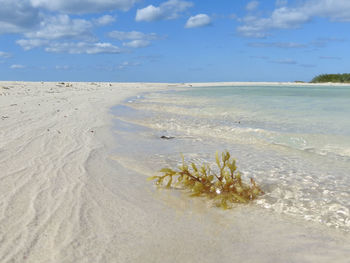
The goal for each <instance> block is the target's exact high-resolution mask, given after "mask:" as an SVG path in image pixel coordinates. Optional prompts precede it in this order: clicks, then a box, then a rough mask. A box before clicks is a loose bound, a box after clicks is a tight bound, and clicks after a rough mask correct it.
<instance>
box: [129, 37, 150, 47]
mask: <svg viewBox="0 0 350 263" xmlns="http://www.w3.org/2000/svg"><path fill="white" fill-rule="evenodd" d="M150 44H151V42H150V41H149V40H144V39H136V40H132V41H130V42H124V43H123V46H125V47H132V48H141V47H148V46H149V45H150Z"/></svg>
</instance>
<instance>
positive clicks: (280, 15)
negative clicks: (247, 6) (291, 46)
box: [237, 0, 350, 37]
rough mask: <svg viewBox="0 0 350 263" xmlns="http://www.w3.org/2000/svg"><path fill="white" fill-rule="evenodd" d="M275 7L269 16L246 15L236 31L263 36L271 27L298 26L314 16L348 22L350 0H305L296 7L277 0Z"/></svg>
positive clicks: (286, 27)
mask: <svg viewBox="0 0 350 263" xmlns="http://www.w3.org/2000/svg"><path fill="white" fill-rule="evenodd" d="M276 4H278V5H277V8H276V9H275V10H273V11H272V13H271V15H270V16H269V17H259V16H252V15H249V16H246V17H244V18H243V19H241V22H242V23H243V25H241V26H239V27H238V28H237V31H238V32H239V33H240V34H242V35H243V36H246V37H265V36H267V35H268V34H269V33H268V32H269V31H270V30H273V29H293V28H298V27H300V26H301V25H303V24H304V23H306V22H308V21H310V20H312V19H313V18H314V17H323V18H328V19H330V20H331V21H342V22H350V1H348V0H307V1H305V2H303V4H301V5H299V6H296V7H288V6H285V5H286V4H287V2H285V1H277V2H276Z"/></svg>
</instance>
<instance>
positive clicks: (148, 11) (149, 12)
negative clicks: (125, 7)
mask: <svg viewBox="0 0 350 263" xmlns="http://www.w3.org/2000/svg"><path fill="white" fill-rule="evenodd" d="M192 6H193V3H191V2H187V1H181V0H169V1H167V2H164V3H162V4H161V5H160V6H153V5H149V6H147V7H145V8H142V9H137V12H136V17H135V20H136V21H138V22H139V21H146V22H150V21H156V20H169V19H175V18H177V17H179V15H180V13H181V12H184V11H186V10H187V9H188V8H190V7H192Z"/></svg>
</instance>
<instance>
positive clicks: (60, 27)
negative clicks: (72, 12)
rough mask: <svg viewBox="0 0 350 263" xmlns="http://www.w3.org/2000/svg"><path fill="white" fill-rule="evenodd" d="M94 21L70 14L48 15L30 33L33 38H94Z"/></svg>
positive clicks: (27, 35)
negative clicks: (75, 17) (73, 16)
mask: <svg viewBox="0 0 350 263" xmlns="http://www.w3.org/2000/svg"><path fill="white" fill-rule="evenodd" d="M92 27H93V25H92V23H91V22H89V21H87V20H85V19H71V18H70V17H69V16H68V15H58V16H52V17H51V16H50V17H46V18H45V19H44V20H43V21H42V22H41V23H40V27H39V28H38V29H37V30H35V31H31V32H28V33H25V36H26V37H27V38H31V39H70V38H73V39H93V36H92V33H91V30H92Z"/></svg>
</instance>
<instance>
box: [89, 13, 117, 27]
mask: <svg viewBox="0 0 350 263" xmlns="http://www.w3.org/2000/svg"><path fill="white" fill-rule="evenodd" d="M115 21H116V18H115V17H114V16H111V15H104V16H101V17H99V18H97V19H94V22H95V24H96V25H98V26H106V25H109V24H112V23H113V22H115Z"/></svg>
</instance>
